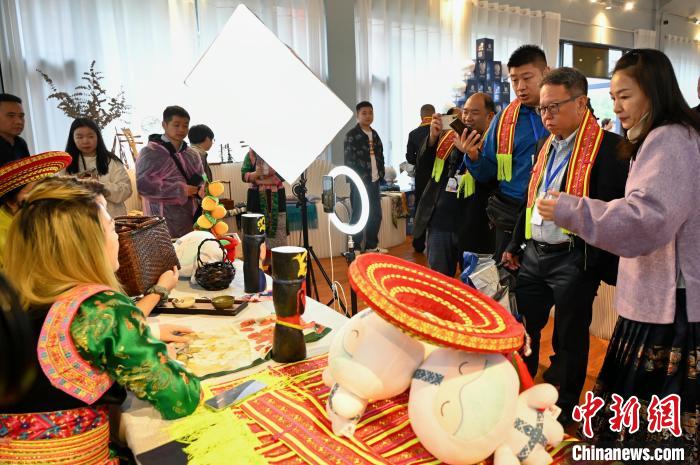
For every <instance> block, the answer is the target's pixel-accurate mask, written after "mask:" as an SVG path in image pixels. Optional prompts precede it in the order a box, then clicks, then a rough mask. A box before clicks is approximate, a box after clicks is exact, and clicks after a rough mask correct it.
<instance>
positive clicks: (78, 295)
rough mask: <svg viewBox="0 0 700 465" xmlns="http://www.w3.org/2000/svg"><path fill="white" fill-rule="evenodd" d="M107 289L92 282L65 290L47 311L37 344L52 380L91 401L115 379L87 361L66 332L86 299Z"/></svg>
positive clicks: (73, 393)
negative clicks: (91, 283)
mask: <svg viewBox="0 0 700 465" xmlns="http://www.w3.org/2000/svg"><path fill="white" fill-rule="evenodd" d="M107 290H109V288H108V287H107V286H102V285H97V284H93V285H87V286H76V287H74V288H73V289H71V290H70V291H68V292H66V293H64V294H63V295H62V296H61V297H60V298H59V299H58V300H57V301H56V302H55V303H54V304H53V305H52V306H51V309H50V310H49V312H48V314H47V315H46V319H45V320H44V325H43V326H42V328H41V334H40V335H39V344H38V345H37V355H38V357H39V365H40V366H41V369H42V370H43V372H44V374H45V375H46V377H47V378H49V381H51V384H52V385H53V386H54V387H56V388H58V389H60V390H62V391H63V392H65V393H66V394H69V395H71V396H73V397H75V398H76V399H79V400H81V401H83V402H85V403H86V404H88V405H89V404H92V403H93V402H95V401H96V400H97V399H99V398H100V397H102V394H104V393H105V392H107V389H109V388H110V386H111V385H112V383H114V381H113V380H112V379H111V378H110V377H109V375H108V374H107V373H105V372H104V371H101V370H98V369H95V368H94V367H93V366H91V365H90V364H89V363H88V362H86V361H85V360H84V359H83V358H82V357H81V356H80V354H79V353H78V351H77V350H76V348H75V345H74V344H73V339H71V338H70V337H66V334H68V332H69V331H70V326H71V323H73V319H74V318H75V315H76V313H77V312H78V310H79V309H80V305H81V304H82V303H83V301H85V299H87V298H89V297H90V296H92V295H95V294H97V293H98V292H102V291H107ZM110 292H111V291H110ZM111 294H114V292H111Z"/></svg>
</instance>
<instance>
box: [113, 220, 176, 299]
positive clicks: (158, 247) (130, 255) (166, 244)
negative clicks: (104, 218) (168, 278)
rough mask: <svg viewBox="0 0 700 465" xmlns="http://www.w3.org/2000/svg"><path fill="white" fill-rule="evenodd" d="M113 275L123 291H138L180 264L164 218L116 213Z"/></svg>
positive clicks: (152, 283) (139, 292) (137, 292)
mask: <svg viewBox="0 0 700 465" xmlns="http://www.w3.org/2000/svg"><path fill="white" fill-rule="evenodd" d="M114 221H115V229H116V231H117V234H118V235H119V270H118V271H117V278H118V279H119V281H120V282H121V283H122V286H124V291H125V292H126V293H127V295H130V296H134V295H141V294H143V293H144V292H145V291H146V290H147V289H148V288H150V287H151V286H153V285H154V284H156V283H157V282H158V278H160V275H161V274H163V273H164V272H166V271H168V270H172V269H173V267H174V266H177V267H178V268H179V267H180V263H179V262H178V260H177V255H176V254H175V248H174V247H173V244H172V242H171V238H170V232H169V231H168V225H167V224H166V223H165V218H162V217H159V216H118V217H116V218H115V219H114Z"/></svg>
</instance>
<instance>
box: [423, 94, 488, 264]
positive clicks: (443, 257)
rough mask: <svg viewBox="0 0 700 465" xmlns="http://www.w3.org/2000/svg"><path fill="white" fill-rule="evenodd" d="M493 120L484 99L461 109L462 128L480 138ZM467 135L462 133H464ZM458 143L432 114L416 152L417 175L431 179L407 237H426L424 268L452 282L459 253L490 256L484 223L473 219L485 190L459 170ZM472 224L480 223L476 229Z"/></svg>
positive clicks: (483, 96) (481, 96)
mask: <svg viewBox="0 0 700 465" xmlns="http://www.w3.org/2000/svg"><path fill="white" fill-rule="evenodd" d="M493 116H494V103H493V100H492V99H491V97H489V96H488V95H486V94H484V93H478V94H474V95H472V96H471V97H469V99H467V101H466V102H465V104H464V112H462V123H464V126H467V127H471V128H473V129H475V130H476V131H477V132H479V133H483V132H484V131H485V130H486V129H487V128H488V127H489V123H490V122H491V119H492V118H493ZM464 131H467V132H469V131H468V129H464ZM458 138H459V134H457V133H456V132H455V131H454V130H453V129H452V128H450V127H445V126H444V125H443V122H442V116H441V115H440V114H435V115H434V116H433V121H432V123H431V125H430V134H429V136H428V137H427V138H426V141H425V143H424V144H423V147H421V150H420V151H419V152H418V160H417V165H416V167H417V169H419V170H427V171H429V172H430V173H431V177H430V180H429V181H428V185H427V186H426V188H425V191H424V192H423V196H422V197H421V200H420V203H419V204H418V209H417V210H416V220H415V225H414V230H413V234H414V236H416V237H419V236H420V235H422V234H423V233H424V232H425V231H426V230H427V231H428V265H429V266H430V268H431V269H433V270H436V271H439V272H440V273H443V274H445V275H447V276H450V277H454V275H455V272H456V271H457V262H458V260H459V255H460V252H461V251H463V250H466V249H470V250H473V251H475V252H481V251H484V250H483V248H487V249H488V251H491V250H492V247H489V245H488V244H486V245H485V244H483V242H485V241H488V237H489V233H488V231H487V228H486V221H485V219H484V220H483V221H479V218H480V216H483V215H484V213H483V211H484V210H483V206H482V209H481V212H482V213H481V215H479V213H478V211H477V210H478V208H477V209H474V208H473V207H475V206H478V205H479V203H481V204H482V205H483V202H479V200H478V199H482V198H485V197H487V196H488V192H489V189H488V186H487V185H483V184H481V183H476V182H475V181H474V179H473V178H472V177H471V176H470V175H469V173H468V172H467V171H466V169H465V165H464V163H463V162H462V160H463V156H462V152H461V151H460V150H459V149H456V148H455V146H454V142H455V140H457V139H458ZM478 223H481V227H480V226H479V224H478Z"/></svg>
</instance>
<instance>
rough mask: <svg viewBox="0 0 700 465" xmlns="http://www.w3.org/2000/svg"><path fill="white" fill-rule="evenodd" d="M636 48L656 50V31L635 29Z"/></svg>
mask: <svg viewBox="0 0 700 465" xmlns="http://www.w3.org/2000/svg"><path fill="white" fill-rule="evenodd" d="M634 48H656V31H650V30H648V29H635V30H634Z"/></svg>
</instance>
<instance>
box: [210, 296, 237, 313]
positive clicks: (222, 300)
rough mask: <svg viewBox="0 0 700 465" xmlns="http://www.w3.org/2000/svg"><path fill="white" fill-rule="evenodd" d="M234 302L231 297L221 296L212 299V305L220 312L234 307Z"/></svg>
mask: <svg viewBox="0 0 700 465" xmlns="http://www.w3.org/2000/svg"><path fill="white" fill-rule="evenodd" d="M234 301H235V300H234V298H233V296H230V295H219V296H216V297H214V298H212V299H211V303H212V305H213V306H214V308H216V309H218V310H223V309H225V308H231V307H233V303H234Z"/></svg>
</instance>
